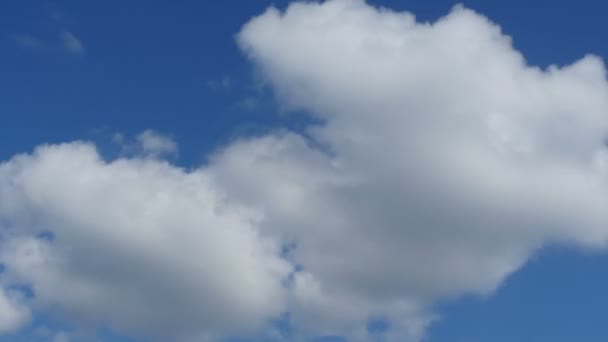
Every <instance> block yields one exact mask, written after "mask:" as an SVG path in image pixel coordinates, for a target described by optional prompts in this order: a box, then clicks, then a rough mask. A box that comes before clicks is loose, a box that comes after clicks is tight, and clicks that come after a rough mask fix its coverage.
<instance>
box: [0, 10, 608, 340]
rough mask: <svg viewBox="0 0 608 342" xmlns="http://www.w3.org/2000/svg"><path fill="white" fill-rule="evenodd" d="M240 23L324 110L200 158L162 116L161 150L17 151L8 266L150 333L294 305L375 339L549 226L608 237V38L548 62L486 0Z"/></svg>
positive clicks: (292, 14)
mask: <svg viewBox="0 0 608 342" xmlns="http://www.w3.org/2000/svg"><path fill="white" fill-rule="evenodd" d="M238 41H239V44H240V46H241V47H242V49H243V50H244V51H245V53H246V55H247V56H248V57H249V58H250V59H251V60H252V62H253V63H254V64H255V65H256V66H257V67H258V68H259V69H260V72H261V74H262V75H263V76H264V77H266V79H267V81H268V83H269V84H270V85H271V86H272V88H273V89H274V90H275V91H276V94H277V96H278V98H279V100H280V101H281V103H282V104H283V105H285V106H287V107H289V108H294V109H299V110H305V111H307V112H309V113H310V114H311V115H313V116H315V117H316V118H318V119H319V120H320V121H321V122H322V123H321V124H318V125H314V126H311V127H309V129H308V130H307V131H306V132H300V133H294V132H287V131H279V132H274V133H271V134H268V135H266V136H262V137H257V138H248V139H241V140H239V141H236V142H234V143H232V144H230V145H228V146H225V147H224V148H222V149H221V150H219V151H217V152H216V153H215V154H214V155H213V157H212V158H211V159H210V162H209V164H208V165H206V166H203V167H200V168H197V169H194V170H191V171H185V170H182V169H180V168H178V167H176V166H173V165H171V164H169V163H167V162H163V161H160V160H158V159H156V157H158V154H155V153H151V154H150V153H147V152H146V149H145V146H146V141H150V139H146V138H145V136H144V135H142V136H140V138H139V140H140V141H139V143H140V144H141V145H142V146H144V148H143V149H142V151H141V152H142V153H143V155H142V156H132V157H129V158H122V159H118V160H115V161H104V160H101V159H100V157H99V156H98V155H97V152H96V151H95V149H94V147H93V146H92V145H91V144H87V143H79V142H75V143H71V144H64V145H55V146H43V147H40V148H38V149H37V150H36V151H35V152H34V153H33V154H30V155H21V156H16V157H14V158H12V159H11V160H9V161H7V162H5V163H3V164H2V165H1V166H0V203H2V205H1V206H0V225H2V239H1V240H2V245H1V246H0V247H1V248H0V251H2V253H1V255H0V259H1V262H2V263H3V264H4V265H5V267H6V270H5V272H4V273H3V274H2V276H3V283H2V284H4V285H5V286H12V285H18V286H29V287H31V288H32V292H33V293H34V298H33V299H32V303H31V304H30V305H31V306H32V307H33V308H35V309H36V310H57V311H58V312H60V313H61V314H62V315H64V316H65V317H68V318H77V320H78V321H85V322H87V323H88V324H108V325H109V326H110V327H112V328H114V329H117V330H120V331H125V332H128V333H135V334H142V335H145V336H153V337H161V338H162V337H164V338H168V337H169V336H170V337H171V338H179V337H192V336H202V335H205V336H216V335H217V334H227V333H238V332H247V331H253V330H254V329H255V328H256V327H260V326H262V325H263V324H264V322H266V321H267V320H269V319H270V318H272V317H276V316H278V315H279V314H280V313H281V312H285V311H289V312H290V313H291V315H290V317H291V320H292V324H293V325H294V327H295V329H296V330H297V331H298V332H299V333H301V334H303V335H309V334H341V335H348V336H349V337H350V338H351V339H352V340H366V339H368V338H369V336H368V333H367V331H366V323H367V322H368V321H369V320H370V319H377V318H385V319H387V320H388V321H389V322H390V323H389V326H390V331H389V332H388V334H389V336H387V339H388V340H391V341H408V340H417V339H418V338H419V337H420V336H421V334H422V333H423V331H424V328H425V327H426V326H427V325H428V323H429V322H430V321H431V320H432V319H433V318H434V317H435V313H434V312H432V311H431V309H430V308H431V307H432V304H433V303H435V302H436V301H438V300H441V299H444V298H448V297H455V296H459V295H462V294H479V295H487V294H491V293H492V292H493V291H495V289H496V288H497V286H499V285H500V283H501V282H502V281H503V280H504V279H505V278H506V277H508V276H509V274H511V273H512V272H514V271H516V270H517V269H518V268H520V267H521V266H522V265H523V264H524V263H525V262H526V261H527V260H528V259H529V258H530V256H531V255H532V254H533V253H534V252H535V251H536V250H537V249H538V248H540V247H542V246H543V245H545V244H548V243H560V244H572V245H576V246H583V247H592V248H602V247H605V246H606V243H607V242H608V210H606V203H608V152H607V149H606V145H605V141H606V137H607V135H608V83H607V82H606V77H605V69H604V66H603V64H602V62H601V60H600V59H599V58H597V57H594V56H586V57H584V58H582V59H581V60H579V61H577V62H576V63H574V64H572V65H569V66H565V67H556V66H552V67H549V68H548V69H546V70H542V69H539V68H536V67H533V66H529V65H527V64H526V62H525V59H524V58H523V57H522V55H521V54H520V53H518V52H517V51H515V50H514V49H513V47H512V45H511V41H510V39H509V38H508V37H507V36H505V35H504V34H503V33H501V31H500V29H499V28H498V27H497V26H496V25H494V24H492V23H491V22H489V21H488V20H487V19H486V18H484V17H483V16H481V15H479V14H476V13H474V12H472V11H470V10H467V9H464V8H462V7H457V8H455V9H454V10H453V11H452V12H451V13H450V14H448V15H447V16H446V17H444V18H441V19H440V20H438V21H437V22H435V23H433V24H428V23H417V22H416V21H415V19H414V17H413V15H412V14H409V13H396V12H393V11H390V10H386V9H376V8H374V7H372V6H369V5H367V4H366V3H365V2H363V1H358V0H333V1H327V2H324V3H295V4H293V5H291V6H290V7H289V8H288V9H287V10H286V11H285V12H283V13H281V12H280V11H278V10H276V9H269V10H268V11H266V12H265V13H264V14H262V15H260V16H258V17H256V18H254V19H252V20H251V21H250V22H249V23H247V24H246V25H245V27H244V28H243V29H242V31H241V32H240V34H239V35H238ZM153 145H154V146H164V144H161V145H158V144H153ZM148 146H150V144H148ZM153 150H155V151H158V149H156V148H155V149H153ZM172 150H173V149H172Z"/></svg>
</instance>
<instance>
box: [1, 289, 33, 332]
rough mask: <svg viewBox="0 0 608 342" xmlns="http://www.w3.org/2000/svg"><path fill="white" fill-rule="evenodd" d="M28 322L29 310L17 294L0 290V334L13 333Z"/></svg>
mask: <svg viewBox="0 0 608 342" xmlns="http://www.w3.org/2000/svg"><path fill="white" fill-rule="evenodd" d="M29 320H30V310H29V308H28V307H27V306H26V305H25V304H24V303H23V300H22V299H21V298H20V296H19V294H18V293H17V292H15V291H8V290H6V289H3V288H0V334H4V333H10V332H15V331H17V330H19V329H20V328H22V327H23V326H24V325H26V324H27V323H28V322H29Z"/></svg>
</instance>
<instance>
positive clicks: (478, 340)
mask: <svg viewBox="0 0 608 342" xmlns="http://www.w3.org/2000/svg"><path fill="white" fill-rule="evenodd" d="M288 3H289V2H288V1H272V2H270V1H261V0H251V1H235V0H226V1H207V2H201V1H190V0H184V1H174V2H167V1H146V2H119V1H103V2H88V1H76V0H74V1H69V0H66V1H57V2H47V1H33V0H20V1H16V0H9V1H4V2H2V4H0V56H1V57H0V58H1V59H2V63H0V75H2V77H0V89H2V101H0V113H1V114H0V115H1V117H2V122H1V124H0V160H2V161H7V160H10V159H11V158H12V156H14V155H16V154H19V153H30V152H31V151H32V150H33V149H34V148H35V147H36V146H39V145H41V144H56V143H62V142H71V141H75V140H84V141H91V142H92V143H94V144H95V145H96V146H97V148H98V150H99V151H100V153H101V155H102V156H103V157H104V158H106V159H107V160H112V159H113V158H117V157H123V158H131V157H132V155H136V156H134V157H133V158H140V157H139V153H143V152H142V151H144V152H145V149H146V147H145V146H144V145H143V143H142V146H139V147H133V148H132V149H130V147H129V146H135V145H136V144H137V143H138V142H137V138H136V137H137V136H138V134H140V133H141V132H143V131H145V130H150V131H153V132H159V134H162V137H161V138H162V139H165V138H166V139H171V140H173V141H175V143H176V144H177V145H178V146H179V148H178V151H172V150H171V151H169V153H168V154H169V157H168V161H167V163H170V164H171V165H175V166H177V167H180V168H184V169H196V168H198V167H200V166H201V165H206V164H208V163H212V162H210V158H209V156H210V154H211V153H214V151H218V149H220V150H221V149H222V148H224V147H226V146H231V144H232V143H233V142H234V141H238V140H239V138H241V137H251V136H263V135H265V134H268V132H274V131H275V130H277V129H287V130H290V131H294V132H296V133H302V134H305V132H307V131H306V128H307V127H309V125H311V123H318V120H319V117H321V118H326V117H324V116H323V115H322V114H320V115H319V114H315V113H312V112H315V111H316V110H319V111H321V110H320V109H318V108H317V107H314V106H311V107H307V106H306V105H301V104H296V105H295V106H294V108H295V109H292V108H291V105H292V104H290V103H286V102H289V101H285V100H284V99H281V98H280V96H281V95H277V94H280V93H281V91H283V89H281V88H280V85H278V86H277V85H276V84H279V83H280V81H276V79H278V78H279V77H278V76H277V77H276V78H273V77H275V75H270V76H268V75H264V72H265V71H263V70H261V69H260V68H257V67H256V66H257V65H258V64H260V63H261V64H264V63H273V62H272V61H270V62H269V61H265V60H263V61H261V62H260V61H258V60H256V58H257V57H252V56H251V55H248V52H246V51H245V52H244V51H243V48H240V47H239V45H238V44H237V42H236V37H237V34H238V33H239V32H241V30H242V28H243V25H244V24H246V23H247V22H249V21H250V20H251V19H252V18H253V17H254V16H257V15H260V14H262V13H263V12H264V11H265V9H266V8H267V7H268V6H270V5H275V6H277V7H278V8H280V9H284V8H285V7H286V6H287V4H288ZM457 3H463V4H464V5H465V7H467V8H470V9H472V10H474V11H476V12H477V13H480V14H481V15H484V16H486V17H488V18H489V19H490V20H491V21H492V22H494V23H496V24H497V25H499V26H500V27H501V28H502V31H503V32H504V33H505V34H506V35H509V36H511V37H512V39H513V46H514V49H515V50H518V51H520V52H521V53H522V54H523V56H524V57H525V58H526V60H527V62H528V64H529V65H533V66H539V67H541V68H543V69H544V68H546V67H547V66H549V65H557V66H564V65H568V64H571V63H573V62H575V61H577V60H579V59H580V58H582V57H583V56H584V55H586V54H589V53H592V54H594V55H597V56H599V57H601V58H603V59H606V58H608V47H607V45H606V39H605V38H606V37H605V32H608V22H606V20H605V18H604V17H605V16H604V13H605V12H606V9H607V6H606V5H605V4H603V3H602V2H600V1H590V0H585V1H577V2H574V1H551V2H549V1H523V0H516V1H501V2H499V1H481V0H480V1H458V2H456V1H444V0H437V1H432V2H429V1H422V0H421V1H417V0H411V1H410V0H403V1H388V0H387V1H372V0H370V1H368V4H370V5H374V6H382V7H386V8H389V9H391V10H393V11H408V12H412V13H414V14H415V15H416V18H417V20H418V21H423V22H425V21H430V22H433V21H435V20H437V19H438V18H439V17H442V16H445V15H446V14H447V13H449V12H450V10H451V8H452V7H453V6H454V5H455V4H457ZM252 44H254V45H255V44H256V43H255V42H254V43H252ZM255 48H257V46H254V49H255ZM282 76H284V75H282ZM265 77H266V78H270V79H271V80H270V81H269V82H268V83H270V84H268V83H265V82H262V81H261V79H265ZM285 77H288V76H285ZM275 81H276V84H275V83H273V82H275ZM489 86H490V87H492V86H494V87H499V85H496V84H489ZM287 87H289V86H287ZM293 89H296V88H295V87H294V88H293ZM293 89H292V88H289V89H288V90H287V92H292V91H294V90H293ZM290 94H291V93H290ZM330 107H331V106H328V107H323V108H330ZM331 108H333V107H331ZM311 113H312V114H311ZM606 115H608V114H605V115H604V117H606ZM140 143H141V141H140ZM311 172H312V171H311ZM3 184H7V183H2V182H0V186H2V185H3ZM231 184H236V181H234V182H231ZM227 191H228V190H227ZM230 191H233V190H232V189H231V190H230ZM234 191H236V192H238V189H237V190H234ZM229 196H232V195H229ZM581 201H582V202H584V201H585V199H581ZM0 205H6V203H5V204H2V203H0ZM607 208H608V207H607ZM606 210H608V209H606ZM3 220H4V218H3V217H2V216H1V213H0V224H3ZM379 225H381V223H379ZM51 230H52V229H51ZM569 238H570V237H568V238H566V240H567V239H569ZM572 239H575V238H572ZM556 240H559V239H556ZM548 241H549V242H546V243H543V244H542V245H539V246H536V247H535V248H536V249H535V252H534V253H533V255H532V256H531V257H530V258H527V259H526V261H525V262H524V264H523V266H522V267H521V268H518V269H517V270H516V271H515V273H513V274H512V275H510V276H508V277H506V279H505V280H504V281H501V282H499V284H498V287H497V289H496V291H490V293H488V294H485V295H480V294H479V293H467V291H462V292H458V293H456V294H455V295H449V296H445V297H444V296H438V297H440V299H439V300H437V301H433V304H432V308H433V310H434V312H435V313H437V314H438V315H440V319H438V320H436V321H435V322H433V323H431V324H430V325H429V326H428V328H427V329H426V332H425V334H424V338H423V341H428V342H448V341H454V342H486V341H492V342H501V341H551V342H560V341H572V340H583V341H588V342H593V341H605V340H606V339H608V329H606V327H605V324H603V323H604V322H603V320H604V318H605V317H606V316H607V315H608V302H607V299H606V298H608V297H606V296H605V295H604V291H605V289H606V285H608V276H607V275H606V272H605V269H606V266H607V265H608V254H606V252H605V250H604V249H602V248H599V249H587V248H579V247H576V246H570V245H568V244H567V243H563V242H564V241H558V243H553V242H552V241H551V238H549V239H548ZM303 267H304V268H306V267H307V266H306V265H305V266H303ZM480 272H482V271H480ZM378 281H382V280H378ZM470 292H475V291H470ZM481 292H483V291H481ZM57 305H58V306H60V304H57ZM51 307H52V305H51ZM68 311H69V310H68ZM0 314H2V312H0ZM73 317H74V315H73V314H69V313H68V314H66V313H65V312H62V311H60V310H59V311H53V310H48V309H40V310H38V309H34V311H33V318H32V321H31V323H30V324H28V325H26V327H25V328H23V330H21V331H20V332H16V333H11V334H9V335H6V336H5V337H0V341H20V340H23V341H26V340H27V341H30V340H35V339H36V338H38V339H39V340H40V341H47V340H49V341H50V340H51V339H52V338H54V337H57V335H56V332H61V331H66V332H68V333H69V334H76V333H75V332H78V334H80V332H81V331H82V330H89V331H96V333H94V334H97V335H98V337H99V338H100V339H101V340H102V341H140V340H141V341H144V340H147V339H146V337H138V336H135V335H136V334H132V333H130V332H125V331H123V330H121V327H120V325H118V326H116V324H113V323H108V321H106V320H105V319H104V318H103V315H101V316H95V317H101V318H99V320H98V321H96V322H95V321H91V320H88V321H86V322H80V321H79V320H78V319H76V320H75V319H73ZM370 320H371V318H370ZM109 321H111V320H109ZM267 324H268V325H269V326H271V327H272V328H268V329H267V330H268V331H270V330H273V329H275V328H277V329H278V330H279V331H280V332H281V333H283V334H285V336H287V337H286V339H287V340H289V339H290V338H292V337H290V336H292V335H290V334H289V331H291V330H294V329H296V330H297V329H299V326H296V327H293V326H292V325H293V324H292V323H291V322H289V320H287V321H285V320H283V321H279V323H267ZM294 324H295V323H294ZM371 325H372V326H374V327H375V328H376V330H379V331H380V333H379V334H377V336H376V335H374V336H373V337H370V339H372V338H373V339H377V340H378V341H384V340H388V341H391V337H388V335H387V336H383V331H384V330H390V329H391V328H392V327H393V325H391V323H389V322H388V319H387V320H386V321H385V320H384V319H383V318H379V319H378V320H377V322H376V323H374V324H371ZM368 326H369V324H368ZM43 327H44V329H47V330H49V331H47V332H45V333H41V332H40V331H41V329H43ZM83 327H84V328H83ZM311 329H312V330H313V333H312V335H315V333H314V329H315V328H311ZM126 330H127V331H131V330H129V329H126ZM371 330H374V329H371ZM254 335H256V334H254ZM257 335H267V331H263V332H261V333H259V334H257ZM318 335H326V333H324V330H322V329H319V333H318ZM372 335H373V334H372ZM66 336H67V335H66ZM86 336H90V335H86ZM294 338H295V337H294ZM307 338H310V339H311V340H314V341H317V340H319V341H333V340H342V339H341V338H339V337H338V336H335V337H327V336H326V337H322V336H311V334H308V336H307ZM161 339H162V338H161ZM345 339H346V337H345ZM260 340H262V341H266V340H269V341H271V340H273V339H271V338H270V337H256V336H253V337H246V338H243V339H239V340H238V341H260ZM57 341H60V340H59V339H57ZM235 341H236V339H235Z"/></svg>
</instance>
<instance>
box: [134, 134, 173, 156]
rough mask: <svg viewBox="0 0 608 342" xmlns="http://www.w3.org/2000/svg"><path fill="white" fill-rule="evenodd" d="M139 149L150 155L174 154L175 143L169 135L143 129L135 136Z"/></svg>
mask: <svg viewBox="0 0 608 342" xmlns="http://www.w3.org/2000/svg"><path fill="white" fill-rule="evenodd" d="M136 141H137V143H138V145H139V150H140V151H141V152H143V154H144V155H147V156H152V157H163V156H165V157H166V156H175V155H176V154H177V144H176V143H175V141H173V139H171V138H170V137H169V136H166V135H163V134H161V133H158V132H156V131H153V130H150V129H148V130H145V131H143V132H142V133H140V134H139V135H137V137H136Z"/></svg>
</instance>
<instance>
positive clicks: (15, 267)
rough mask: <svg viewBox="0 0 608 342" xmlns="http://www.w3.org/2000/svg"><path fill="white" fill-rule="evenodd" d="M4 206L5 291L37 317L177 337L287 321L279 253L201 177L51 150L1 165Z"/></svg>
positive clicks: (251, 217)
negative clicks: (18, 290)
mask: <svg viewBox="0 0 608 342" xmlns="http://www.w3.org/2000/svg"><path fill="white" fill-rule="evenodd" d="M0 202H1V203H3V205H2V206H1V208H0V218H2V223H3V226H4V227H3V239H2V240H3V243H2V246H1V248H0V250H1V251H2V253H1V255H0V259H1V260H2V263H3V264H4V265H5V267H6V272H5V273H6V274H5V277H6V281H7V283H11V284H20V285H25V286H30V287H31V289H32V292H33V293H34V294H35V306H36V308H38V309H40V310H47V309H53V310H57V311H55V313H56V314H61V315H63V316H65V317H68V319H74V320H76V321H84V322H87V323H89V324H91V323H92V324H109V325H110V326H111V327H113V328H115V329H117V330H120V331H124V332H127V333H134V334H142V335H145V336H155V337H159V336H160V337H163V336H165V337H168V336H170V337H173V338H177V337H192V336H196V335H197V334H201V333H205V334H207V335H209V334H220V333H232V332H239V331H249V332H251V331H252V330H253V329H255V328H257V327H258V326H259V325H261V324H262V323H263V322H264V320H265V319H266V318H268V317H272V316H275V315H278V314H280V313H281V312H282V311H283V310H284V306H283V288H282V285H281V280H282V279H284V278H285V277H286V274H287V272H288V271H289V267H288V265H287V263H286V262H285V261H283V260H281V259H280V257H279V254H280V250H279V247H280V246H278V245H277V243H276V242H275V241H274V239H273V238H271V237H267V236H263V235H262V234H260V232H259V231H258V230H257V229H256V228H255V224H256V223H255V222H256V220H257V215H258V214H256V213H255V212H254V211H252V210H248V209H245V208H239V207H237V206H234V205H231V204H230V203H228V202H227V201H226V200H225V199H224V198H223V196H222V194H221V192H220V191H218V190H216V187H215V186H214V184H212V183H211V182H210V179H209V176H208V175H206V174H205V173H204V172H202V171H196V172H191V173H186V172H184V171H182V170H180V169H178V168H175V167H173V166H171V165H168V164H166V163H164V162H161V161H158V160H154V159H148V158H145V159H138V158H132V159H119V160H116V161H113V162H111V163H107V162H104V161H103V160H100V158H99V156H98V155H97V152H96V151H95V149H94V148H93V147H92V146H91V145H89V144H85V143H78V142H76V143H71V144H65V145H58V146H44V147H40V148H38V149H37V150H36V152H35V153H34V154H33V155H23V156H17V157H15V158H13V159H12V160H11V161H8V162H7V163H4V164H3V165H2V166H0ZM201 327H202V328H201Z"/></svg>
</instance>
